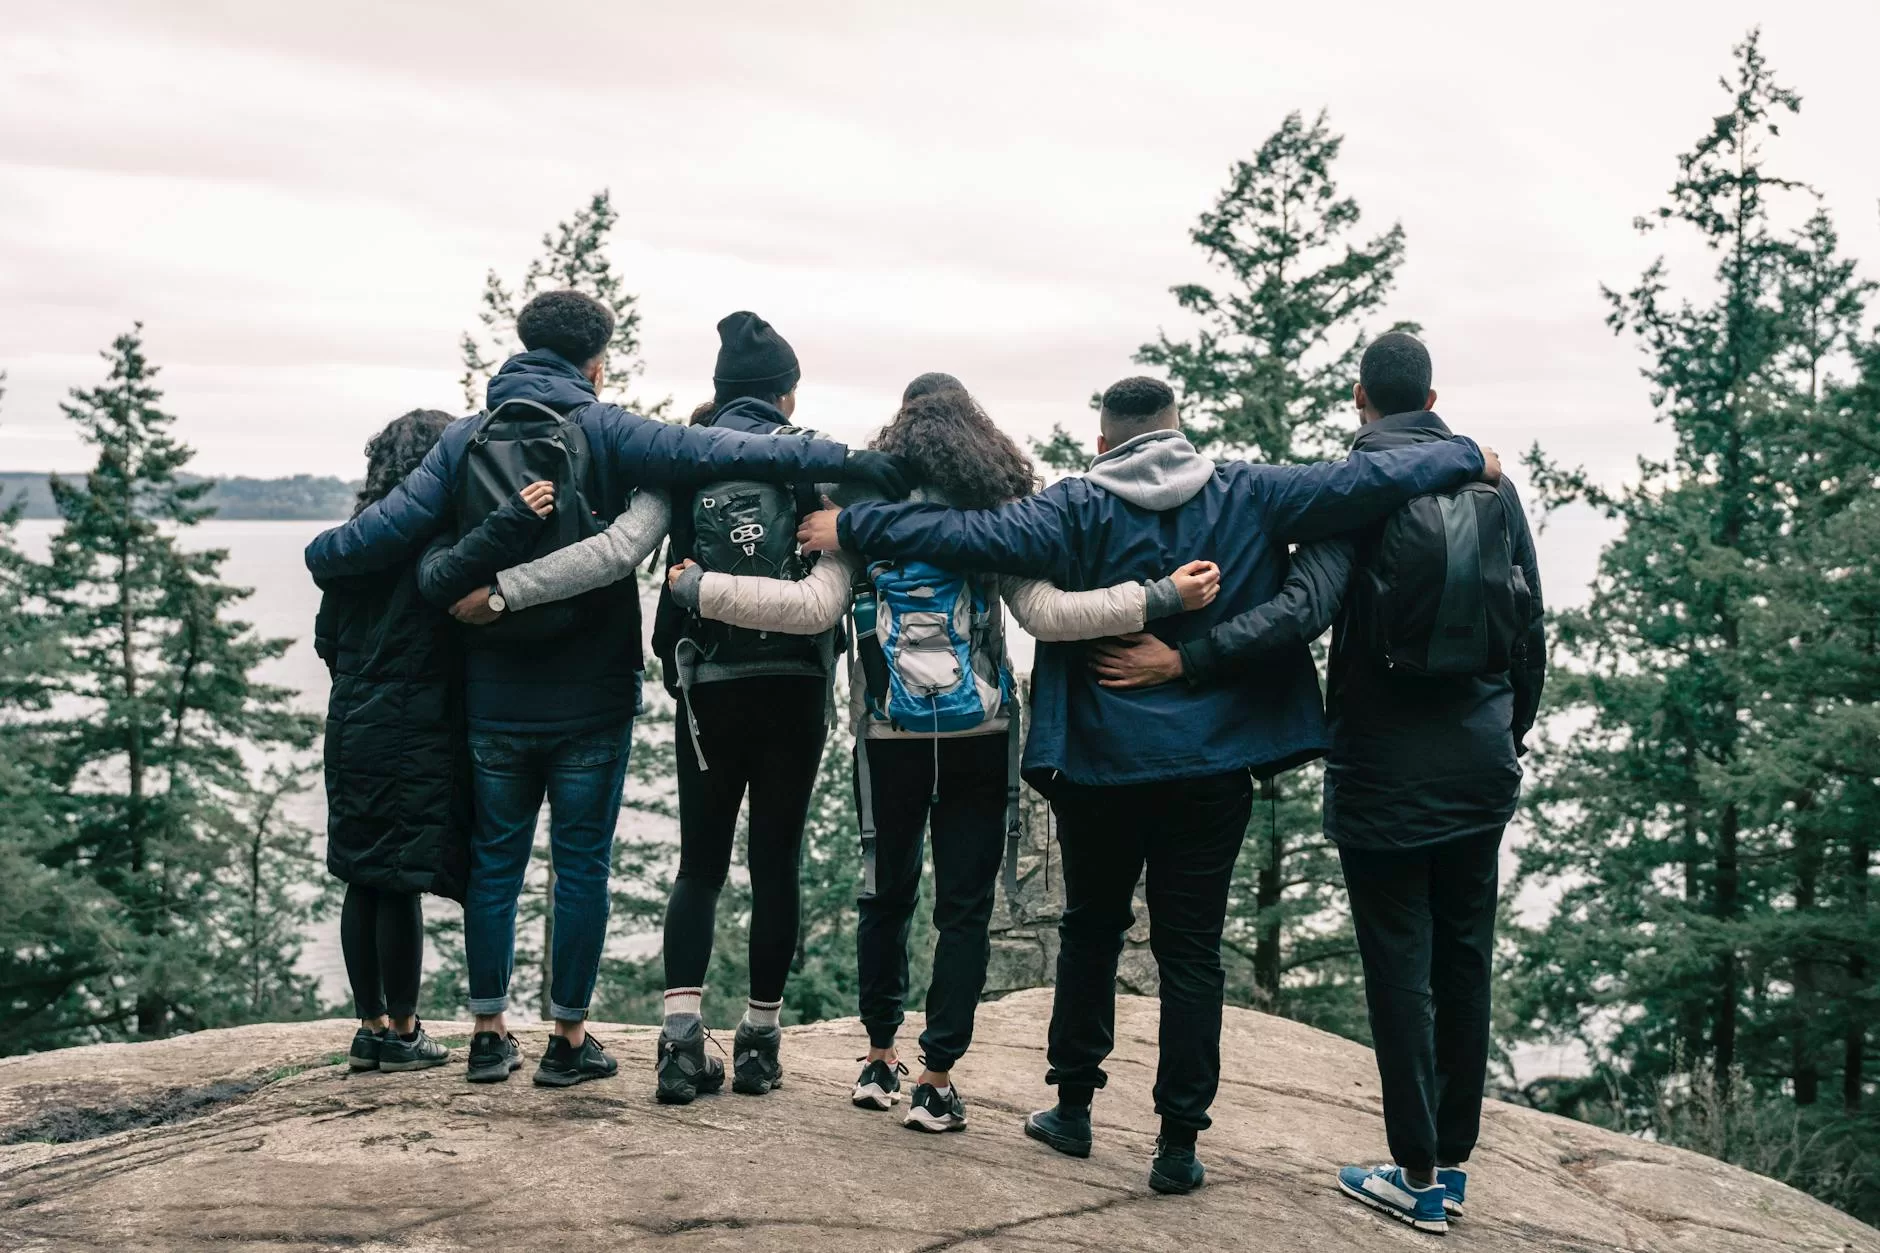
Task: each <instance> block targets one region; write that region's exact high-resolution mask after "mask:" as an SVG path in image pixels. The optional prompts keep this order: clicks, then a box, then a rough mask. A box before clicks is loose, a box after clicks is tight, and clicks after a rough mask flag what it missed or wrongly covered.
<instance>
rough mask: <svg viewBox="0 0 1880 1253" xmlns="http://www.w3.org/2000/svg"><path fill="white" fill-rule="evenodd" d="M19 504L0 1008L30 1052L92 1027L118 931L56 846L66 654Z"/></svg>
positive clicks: (1, 608)
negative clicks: (87, 995) (91, 996)
mask: <svg viewBox="0 0 1880 1253" xmlns="http://www.w3.org/2000/svg"><path fill="white" fill-rule="evenodd" d="M5 378H6V376H5V375H4V374H0V396H3V395H4V383H5ZM22 499H23V498H22ZM20 509H21V501H20V500H14V501H0V1011H4V1012H5V1013H6V1015H7V1022H8V1023H9V1024H10V1030H9V1032H8V1043H9V1046H11V1048H17V1049H21V1050H33V1049H43V1048H50V1047H54V1046H57V1045H59V1044H64V1043H68V1042H70V1041H71V1039H72V1038H73V1036H72V1032H74V1031H75V1030H82V1029H84V1028H85V1027H88V1026H89V1025H91V1024H90V1023H89V1021H88V1015H87V1013H86V1011H85V1009H84V1007H82V1006H81V1005H79V1004H78V1002H79V1000H80V998H79V997H78V995H77V994H76V991H75V990H76V989H78V988H80V987H81V986H82V985H83V984H84V983H85V982H86V981H87V980H89V979H95V978H98V977H101V976H103V975H104V974H105V973H106V972H108V971H109V969H110V968H111V965H112V962H113V960H114V953H115V951H116V950H117V948H118V947H119V946H120V945H121V944H122V942H123V936H122V934H121V933H120V929H119V927H118V925H117V921H116V918H115V916H114V915H113V913H112V911H111V908H110V901H109V898H108V897H107V896H106V895H105V893H103V892H102V891H101V890H99V889H98V887H97V886H96V885H95V884H93V883H91V882H90V881H89V880H88V879H87V878H86V877H85V875H84V874H83V873H82V871H81V870H80V869H79V868H78V867H76V866H75V865H73V864H72V862H71V860H70V858H69V857H68V856H66V855H65V852H64V843H65V840H64V831H65V821H64V819H65V813H64V810H63V808H62V807H61V805H60V804H59V798H58V796H57V790H56V788H55V787H54V786H53V783H52V777H51V776H52V754H51V751H50V749H51V745H50V742H49V738H48V736H47V734H46V731H45V727H44V719H45V715H46V711H47V709H48V708H49V707H50V704H51V698H52V694H53V691H54V689H55V687H56V685H57V684H58V682H59V681H60V679H61V678H62V676H63V672H64V670H65V666H66V661H65V654H64V651H63V649H62V648H61V645H60V638H59V630H58V627H59V623H58V620H57V618H56V617H55V616H53V615H52V614H50V613H48V612H47V607H46V605H45V604H44V602H43V601H42V600H41V599H40V595H39V586H38V583H39V580H38V577H37V568H36V567H35V566H34V564H33V563H32V562H31V561H30V560H28V559H27V557H26V555H25V554H24V553H22V552H21V551H20V549H19V546H18V545H17V543H16V542H15V538H14V526H15V524H16V523H17V521H18V519H19V514H20Z"/></svg>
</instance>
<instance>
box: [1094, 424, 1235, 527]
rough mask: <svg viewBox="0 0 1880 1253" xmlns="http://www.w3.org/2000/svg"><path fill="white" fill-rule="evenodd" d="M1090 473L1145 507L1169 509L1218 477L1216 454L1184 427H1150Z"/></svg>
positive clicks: (1112, 451) (1101, 484) (1100, 459)
mask: <svg viewBox="0 0 1880 1253" xmlns="http://www.w3.org/2000/svg"><path fill="white" fill-rule="evenodd" d="M1084 477H1085V478H1086V479H1088V480H1090V481H1091V482H1092V483H1094V484H1096V485H1097V486H1098V487H1101V488H1102V489H1103V490H1104V491H1106V492H1109V493H1110V494H1111V495H1112V496H1120V497H1122V498H1123V499H1124V500H1126V501H1128V502H1129V503H1130V504H1132V505H1135V506H1136V507H1137V508H1139V509H1152V510H1154V511H1155V512H1157V513H1166V512H1168V511H1169V510H1170V509H1179V508H1181V507H1182V506H1183V505H1185V504H1187V503H1188V502H1189V501H1191V500H1193V499H1194V498H1195V496H1196V494H1198V493H1199V492H1200V491H1201V489H1202V488H1204V487H1206V486H1207V485H1208V480H1210V479H1212V478H1213V477H1214V459H1213V458H1211V457H1204V456H1202V455H1201V454H1200V453H1198V452H1196V451H1195V446H1194V445H1193V444H1191V443H1189V442H1188V437H1187V436H1186V435H1183V434H1182V433H1181V432H1180V431H1149V432H1146V433H1144V434H1142V435H1138V436H1136V437H1135V438H1134V439H1128V440H1124V441H1123V442H1122V443H1120V444H1118V445H1117V446H1116V447H1114V448H1112V449H1110V451H1108V452H1106V453H1104V454H1103V455H1102V456H1100V457H1098V458H1097V459H1096V460H1095V461H1093V462H1091V463H1090V471H1089V473H1087V474H1086V475H1084Z"/></svg>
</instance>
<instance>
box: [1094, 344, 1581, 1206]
mask: <svg viewBox="0 0 1880 1253" xmlns="http://www.w3.org/2000/svg"><path fill="white" fill-rule="evenodd" d="M1430 377H1431V368H1430V358H1429V352H1428V350H1427V349H1426V348H1425V347H1424V346H1423V344H1422V343H1421V342H1419V341H1418V340H1417V339H1415V338H1414V337H1413V336H1410V335H1405V334H1402V333H1396V332H1393V333H1392V334H1389V335H1385V336H1383V337H1381V338H1380V339H1378V340H1377V341H1376V342H1374V343H1373V344H1371V345H1370V347H1369V348H1367V349H1366V351H1365V354H1364V357H1363V359H1362V362H1361V363H1360V367H1359V383H1358V386H1357V388H1356V389H1355V392H1354V401H1355V404H1356V407H1357V409H1358V411H1359V414H1360V418H1361V421H1362V426H1361V427H1360V428H1359V431H1358V434H1357V437H1356V438H1355V439H1354V440H1353V442H1352V447H1353V449H1354V450H1355V451H1365V450H1374V449H1395V448H1409V447H1414V446H1418V445H1428V444H1432V443H1436V442H1439V441H1443V440H1447V439H1450V438H1452V436H1451V434H1450V431H1449V428H1448V426H1447V425H1445V424H1444V422H1443V420H1442V419H1441V418H1439V417H1437V416H1436V414H1435V413H1434V412H1432V408H1433V406H1434V405H1435V403H1436V393H1435V392H1434V391H1431V390H1430ZM1497 489H1498V492H1499V496H1500V499H1499V502H1497V503H1498V505H1499V509H1498V510H1496V511H1493V513H1492V514H1483V515H1481V517H1482V518H1483V519H1488V518H1490V517H1491V516H1493V517H1499V518H1500V519H1502V521H1501V522H1500V523H1499V525H1503V526H1505V528H1506V533H1505V535H1503V534H1497V535H1492V536H1491V535H1488V534H1486V533H1483V534H1480V535H1477V536H1475V537H1474V539H1473V546H1472V542H1471V536H1470V535H1469V534H1468V533H1467V530H1466V528H1465V530H1464V531H1463V532H1461V533H1457V534H1451V535H1448V536H1443V537H1439V539H1440V541H1441V542H1443V543H1445V544H1446V546H1447V549H1448V551H1447V552H1446V553H1439V556H1446V557H1447V558H1448V560H1447V561H1446V562H1442V563H1440V564H1438V565H1437V566H1436V567H1435V570H1434V571H1433V577H1432V578H1430V579H1429V582H1430V584H1431V586H1427V587H1424V588H1421V589H1416V588H1404V589H1401V590H1402V591H1403V592H1407V593H1411V595H1407V596H1403V597H1402V600H1403V601H1405V602H1414V601H1425V602H1427V601H1430V600H1432V599H1436V600H1440V601H1442V602H1444V608H1445V610H1446V611H1453V610H1454V609H1455V608H1456V607H1458V606H1460V607H1462V608H1464V609H1474V610H1475V612H1474V613H1473V614H1469V615H1465V616H1462V617H1454V615H1453V612H1452V620H1450V621H1447V622H1445V623H1443V624H1442V625H1441V631H1440V633H1441V634H1442V635H1445V636H1447V637H1450V638H1451V639H1456V640H1462V641H1465V642H1479V641H1480V640H1482V639H1484V638H1489V637H1495V636H1498V635H1500V634H1503V633H1508V634H1510V635H1511V636H1512V638H1507V639H1496V640H1495V644H1496V647H1495V648H1493V649H1491V650H1490V652H1491V653H1492V654H1493V655H1492V656H1488V657H1486V658H1484V659H1482V660H1481V661H1480V663H1479V665H1474V666H1472V665H1469V664H1466V663H1460V664H1456V665H1452V666H1449V667H1447V668H1444V667H1433V666H1431V665H1429V664H1428V657H1427V656H1424V657H1422V658H1421V660H1420V661H1419V660H1418V659H1417V653H1416V650H1415V649H1402V648H1396V647H1394V645H1396V644H1397V643H1398V642H1399V641H1397V640H1394V639H1392V638H1390V637H1391V635H1392V634H1393V632H1398V631H1401V630H1402V627H1403V622H1402V619H1403V618H1404V617H1405V616H1406V615H1405V614H1403V613H1399V614H1397V615H1396V620H1395V621H1391V620H1388V619H1386V620H1382V621H1380V618H1384V617H1385V615H1384V614H1382V613H1380V610H1381V608H1383V607H1381V606H1379V605H1378V604H1376V603H1375V602H1376V601H1377V599H1378V591H1379V589H1380V587H1384V586H1385V585H1387V584H1388V583H1390V581H1391V579H1392V578H1393V577H1394V572H1393V571H1392V570H1391V569H1390V568H1389V567H1390V565H1391V562H1392V559H1393V556H1394V554H1392V553H1391V552H1389V551H1387V548H1388V543H1387V541H1388V540H1390V539H1391V538H1393V529H1392V528H1393V526H1398V525H1399V524H1400V522H1401V519H1394V520H1392V522H1391V523H1389V524H1387V523H1386V522H1383V521H1380V522H1378V523H1374V524H1373V525H1371V526H1369V527H1366V528H1363V529H1361V530H1359V531H1357V532H1354V533H1352V534H1350V535H1346V536H1340V537H1338V538H1335V539H1331V540H1326V541H1323V542H1321V543H1317V544H1308V545H1305V546H1302V547H1301V548H1300V549H1299V551H1298V552H1297V553H1295V554H1294V556H1293V560H1292V569H1291V572H1290V574H1289V575H1288V576H1287V579H1286V582H1285V584H1284V586H1283V587H1282V588H1281V590H1280V592H1279V594H1278V595H1276V596H1275V597H1273V598H1272V599H1271V600H1269V601H1267V602H1265V603H1263V604H1261V605H1258V606H1256V607H1255V608H1253V609H1251V610H1249V611H1247V612H1245V613H1243V614H1241V615H1239V616H1237V617H1234V618H1230V619H1228V620H1226V621H1223V622H1221V623H1219V624H1218V625H1216V626H1215V627H1214V628H1213V629H1212V630H1211V631H1210V632H1209V633H1208V634H1207V635H1206V636H1203V637H1198V638H1195V639H1192V640H1187V641H1184V642H1183V643H1182V644H1181V645H1180V647H1179V649H1171V648H1168V647H1166V646H1165V645H1163V644H1162V643H1161V642H1160V641H1157V640H1154V639H1151V638H1146V637H1142V636H1137V637H1132V638H1131V639H1129V640H1126V641H1122V642H1120V643H1117V644H1112V645H1107V646H1105V647H1103V648H1102V649H1101V650H1100V651H1099V655H1098V658H1097V661H1096V663H1095V673H1096V674H1097V675H1098V676H1099V678H1100V679H1101V681H1102V682H1104V683H1105V684H1106V685H1109V686H1112V687H1116V688H1119V689H1128V688H1136V687H1142V686H1147V685H1152V684H1158V683H1169V682H1173V681H1174V680H1177V679H1181V680H1185V681H1186V683H1187V684H1188V685H1189V686H1191V687H1213V686H1220V685H1224V684H1225V685H1232V684H1234V683H1238V682H1242V681H1244V679H1245V678H1246V676H1248V675H1249V674H1252V673H1258V672H1261V671H1263V670H1265V669H1266V668H1267V667H1270V666H1271V665H1272V664H1273V662H1274V660H1275V659H1276V658H1278V657H1281V656H1283V655H1285V654H1287V653H1289V652H1292V651H1296V650H1297V649H1298V648H1300V647H1301V646H1302V645H1304V644H1308V643H1310V642H1311V641H1312V640H1314V639H1316V638H1318V636H1320V635H1321V634H1323V633H1324V631H1325V628H1326V626H1327V625H1328V624H1329V625H1333V635H1332V649H1331V660H1330V666H1329V670H1328V681H1327V693H1326V717H1327V721H1328V723H1329V725H1330V731H1331V745H1330V751H1329V753H1328V754H1327V758H1326V764H1325V834H1326V835H1327V836H1328V837H1330V838H1331V840H1332V841H1333V842H1334V843H1336V844H1337V845H1338V851H1339V859H1340V861H1341V863H1342V864H1343V867H1344V871H1345V883H1346V887H1347V890H1348V891H1349V893H1350V897H1351V912H1352V919H1353V922H1354V924H1355V926H1356V930H1357V935H1358V946H1359V949H1360V952H1361V955H1362V958H1363V962H1364V975H1365V979H1364V990H1365V998H1366V1001H1367V1002H1368V1004H1369V1007H1370V1015H1371V1035H1372V1038H1373V1040H1374V1041H1375V1042H1376V1048H1377V1064H1378V1072H1379V1074H1380V1076H1381V1078H1382V1081H1383V1092H1384V1123H1385V1131H1386V1135H1387V1138H1388V1140H1389V1143H1390V1150H1391V1155H1392V1157H1393V1158H1394V1159H1395V1164H1394V1165H1393V1166H1390V1167H1383V1168H1379V1169H1377V1170H1370V1169H1366V1168H1362V1167H1346V1168H1345V1169H1344V1170H1342V1171H1341V1172H1340V1174H1339V1186H1340V1187H1341V1188H1342V1189H1343V1190H1344V1191H1345V1192H1346V1193H1347V1194H1348V1195H1350V1196H1352V1197H1353V1198H1354V1199H1356V1200H1359V1201H1362V1202H1364V1203H1365V1204H1367V1205H1370V1206H1372V1207H1373V1208H1375V1209H1378V1210H1380V1211H1382V1212H1384V1213H1387V1214H1389V1215H1390V1216H1391V1217H1393V1218H1397V1219H1399V1220H1400V1221H1403V1222H1405V1223H1408V1224H1410V1225H1412V1226H1415V1227H1418V1228H1419V1229H1422V1230H1427V1231H1433V1232H1434V1231H1441V1230H1444V1229H1445V1227H1446V1226H1447V1222H1448V1220H1449V1219H1451V1218H1454V1217H1456V1216H1458V1215H1459V1214H1460V1213H1461V1212H1462V1207H1463V1199H1464V1191H1465V1187H1466V1183H1467V1179H1466V1175H1465V1173H1464V1171H1463V1169H1462V1165H1463V1163H1465V1162H1466V1161H1467V1160H1468V1158H1469V1154H1470V1152H1471V1150H1472V1149H1473V1148H1474V1146H1475V1140H1476V1136H1477V1134H1478V1132H1479V1129H1480V1124H1481V1108H1482V1091H1483V1086H1484V1082H1485V1077H1486V1072H1487V1065H1488V1047H1489V975H1490V964H1491V958H1492V955H1493V946H1494V928H1495V906H1496V891H1497V870H1498V864H1499V854H1500V847H1501V837H1502V831H1503V828H1504V827H1505V826H1506V825H1507V823H1508V820H1509V819H1510V818H1511V817H1513V815H1514V810H1515V805H1516V802H1517V800H1518V799H1519V795H1520V786H1521V767H1520V766H1519V764H1517V758H1518V757H1519V755H1520V754H1522V753H1524V752H1526V751H1527V750H1526V746H1525V743H1524V741H1525V739H1526V737H1527V734H1528V732H1529V731H1530V730H1531V729H1532V727H1533V725H1534V719H1535V714H1536V711H1537V710H1538V709H1539V707H1540V697H1541V687H1542V684H1543V682H1544V680H1545V677H1546V667H1547V643H1546V636H1545V631H1544V629H1543V621H1544V613H1543V609H1542V602H1541V584H1540V570H1539V565H1538V562H1537V560H1536V557H1535V552H1534V540H1533V536H1532V534H1531V533H1530V532H1529V529H1528V524H1527V518H1526V516H1525V515H1524V514H1523V513H1522V510H1521V502H1520V499H1519V497H1518V496H1517V495H1516V493H1515V489H1514V486H1513V484H1511V483H1509V482H1508V481H1507V480H1506V479H1503V480H1501V482H1500V483H1499V484H1498V485H1497ZM1459 495H1460V494H1459V493H1451V494H1450V495H1449V497H1448V498H1447V499H1446V500H1445V499H1443V498H1442V497H1440V496H1439V497H1438V498H1436V499H1437V501H1438V503H1441V504H1442V505H1443V506H1444V509H1445V511H1446V516H1447V515H1448V512H1449V511H1451V510H1452V509H1453V507H1454V506H1455V505H1456V504H1457V503H1458V501H1457V497H1458V496H1459ZM1425 503H1426V502H1418V504H1419V505H1423V504H1425ZM1464 520H1465V521H1467V522H1469V523H1470V524H1471V525H1473V524H1474V522H1475V519H1474V518H1472V517H1465V518H1464ZM1499 545H1505V548H1503V549H1500V550H1499V551H1496V552H1495V553H1494V559H1493V560H1481V561H1479V562H1478V560H1477V558H1476V557H1475V556H1474V554H1475V553H1476V552H1477V551H1478V549H1479V550H1480V551H1482V552H1489V551H1491V549H1493V548H1495V547H1496V546H1499ZM1510 565H1511V567H1512V568H1511V569H1508V570H1507V571H1506V573H1504V571H1503V569H1502V568H1501V567H1502V566H1510ZM1504 580H1506V583H1507V585H1508V587H1507V589H1504V588H1503V586H1502V584H1503V581H1504ZM1505 591H1506V592H1511V593H1512V594H1504V592H1505ZM1418 593H1420V595H1419V594H1418ZM1498 597H1499V598H1500V599H1501V600H1503V601H1504V602H1505V603H1506V604H1507V605H1510V606H1512V607H1513V608H1514V609H1515V616H1514V620H1512V621H1509V622H1507V623H1503V622H1500V621H1498V620H1497V615H1496V614H1494V613H1491V612H1485V611H1483V610H1482V609H1481V605H1480V602H1481V601H1482V600H1484V599H1490V598H1498ZM1410 616H1414V615H1410Z"/></svg>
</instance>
